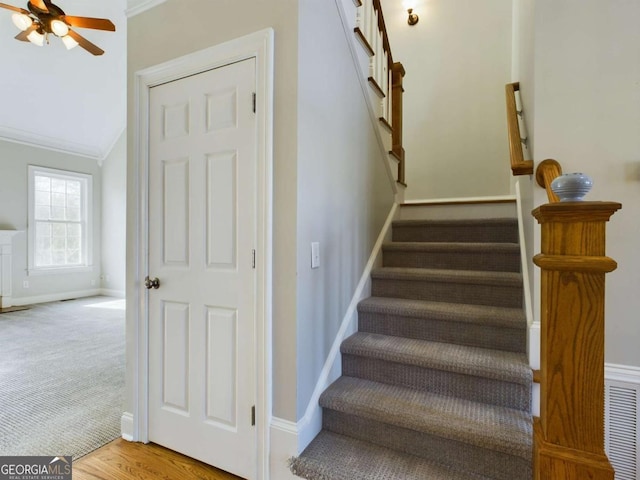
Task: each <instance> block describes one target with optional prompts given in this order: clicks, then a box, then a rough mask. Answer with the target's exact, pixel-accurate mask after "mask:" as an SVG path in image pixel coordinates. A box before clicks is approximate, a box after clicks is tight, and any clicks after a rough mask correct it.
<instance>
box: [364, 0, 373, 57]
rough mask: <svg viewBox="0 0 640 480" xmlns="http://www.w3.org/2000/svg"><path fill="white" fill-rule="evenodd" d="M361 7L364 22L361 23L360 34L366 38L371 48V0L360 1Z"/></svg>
mask: <svg viewBox="0 0 640 480" xmlns="http://www.w3.org/2000/svg"><path fill="white" fill-rule="evenodd" d="M362 8H363V9H364V22H363V24H362V26H363V29H362V34H363V35H364V38H365V39H366V40H367V42H368V43H369V45H370V46H371V48H373V45H372V40H373V35H372V30H371V18H372V17H373V1H372V0H364V1H363V3H362Z"/></svg>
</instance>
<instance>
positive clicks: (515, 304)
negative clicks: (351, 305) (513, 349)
mask: <svg viewBox="0 0 640 480" xmlns="http://www.w3.org/2000/svg"><path fill="white" fill-rule="evenodd" d="M371 295H373V296H377V297H394V298H406V299H411V300H429V301H434V302H448V303H466V304H473V305H489V306H496V307H511V308H520V307H522V285H518V286H505V285H482V284H481V285H475V284H464V283H450V282H446V283H445V282H438V281H432V280H416V279H411V280H403V279H390V278H373V279H372V286H371Z"/></svg>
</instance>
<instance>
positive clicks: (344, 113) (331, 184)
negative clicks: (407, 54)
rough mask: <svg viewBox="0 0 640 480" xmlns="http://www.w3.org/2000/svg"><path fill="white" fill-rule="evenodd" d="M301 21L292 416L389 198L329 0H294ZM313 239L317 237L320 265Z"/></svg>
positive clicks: (303, 400) (309, 388)
mask: <svg viewBox="0 0 640 480" xmlns="http://www.w3.org/2000/svg"><path fill="white" fill-rule="evenodd" d="M299 21H300V24H299V31H300V34H299V40H298V66H299V71H298V202H297V204H298V212H297V237H298V245H297V256H298V280H297V297H298V301H297V315H298V328H297V344H298V382H297V383H298V393H297V397H298V400H297V414H298V418H300V417H302V416H303V415H304V413H305V410H306V408H307V404H308V402H309V399H310V397H311V394H312V393H313V390H314V387H315V385H316V382H317V380H318V376H319V374H320V371H321V369H322V367H323V365H324V362H325V360H326V359H327V355H328V353H329V350H330V348H331V345H332V344H333V342H334V340H335V337H336V334H337V332H338V329H339V327H340V324H341V322H342V319H343V317H344V315H345V312H346V310H347V307H348V306H349V303H350V302H351V298H352V297H353V294H354V291H355V289H356V285H357V284H358V281H359V280H360V277H361V275H362V272H363V270H364V266H365V264H366V262H367V260H368V258H369V255H370V254H371V250H372V247H373V244H374V242H375V240H376V238H377V236H378V234H379V232H380V229H381V227H382V224H383V223H384V220H385V218H386V216H387V214H388V213H389V210H390V208H391V205H392V204H393V192H392V190H391V185H390V182H389V180H388V176H387V172H386V167H385V163H384V162H385V161H386V158H384V156H383V155H382V152H381V151H380V148H379V147H378V144H377V140H376V137H375V131H374V125H373V124H372V122H371V118H370V116H369V114H368V110H367V105H366V103H365V97H364V94H363V90H362V88H361V85H360V83H359V81H358V77H357V74H356V68H355V66H354V63H353V59H352V57H351V54H350V50H349V47H348V43H347V38H346V37H345V32H344V29H343V27H342V24H341V20H340V16H339V13H338V9H337V6H336V3H335V2H334V1H333V0H304V1H301V2H300V4H299ZM349 34H350V35H352V33H351V32H349ZM366 88H368V87H366ZM376 128H377V126H376ZM311 242H319V243H320V258H321V264H320V268H318V269H311Z"/></svg>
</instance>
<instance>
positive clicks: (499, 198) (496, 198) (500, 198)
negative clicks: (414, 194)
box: [404, 195, 516, 205]
mask: <svg viewBox="0 0 640 480" xmlns="http://www.w3.org/2000/svg"><path fill="white" fill-rule="evenodd" d="M515 201H516V196H515V195H493V196H488V197H451V198H424V199H412V200H405V202H404V204H405V205H413V204H420V205H422V204H426V203H428V204H432V205H438V204H440V203H470V202H477V203H483V202H487V203H491V202H515Z"/></svg>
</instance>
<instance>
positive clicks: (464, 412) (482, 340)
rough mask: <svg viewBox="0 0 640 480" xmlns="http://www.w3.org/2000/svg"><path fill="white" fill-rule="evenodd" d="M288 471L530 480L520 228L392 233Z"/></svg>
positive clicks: (494, 224)
mask: <svg viewBox="0 0 640 480" xmlns="http://www.w3.org/2000/svg"><path fill="white" fill-rule="evenodd" d="M371 278H372V296H371V297H370V298H367V299H365V300H364V301H362V302H361V303H360V305H359V306H358V319H359V320H358V322H359V325H358V330H359V331H358V332H357V333H355V334H354V335H352V336H351V337H349V338H347V339H346V340H345V341H344V342H343V344H342V348H341V352H342V377H340V378H339V379H338V380H337V381H336V382H334V383H333V384H332V385H331V386H330V387H329V388H328V389H327V390H326V391H325V392H324V393H323V394H322V396H321V397H320V405H321V406H322V407H323V430H322V431H321V432H320V434H319V435H318V436H317V437H316V438H315V439H314V440H313V441H312V442H311V444H310V445H309V446H308V447H307V449H306V450H305V451H304V452H303V453H302V454H301V455H300V456H299V457H298V458H296V459H294V460H293V461H292V464H291V470H292V472H293V473H294V474H296V475H298V476H300V477H303V478H306V479H309V480H359V479H362V480H365V479H366V480H383V479H384V480H387V479H389V480H390V479H399V480H400V479H403V480H411V479H429V480H445V479H446V480H471V479H495V480H529V479H531V477H532V472H531V455H532V422H531V412H530V406H531V383H532V374H531V368H530V367H529V364H528V361H527V356H526V353H525V351H526V321H525V316H524V313H523V308H522V301H523V300H522V294H523V288H522V277H521V274H520V250H519V245H518V226H517V220H516V219H512V218H496V219H473V220H399V221H395V222H394V224H393V241H392V242H391V243H389V244H386V245H384V247H383V267H381V268H378V269H375V270H374V271H373V272H372V274H371Z"/></svg>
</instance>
